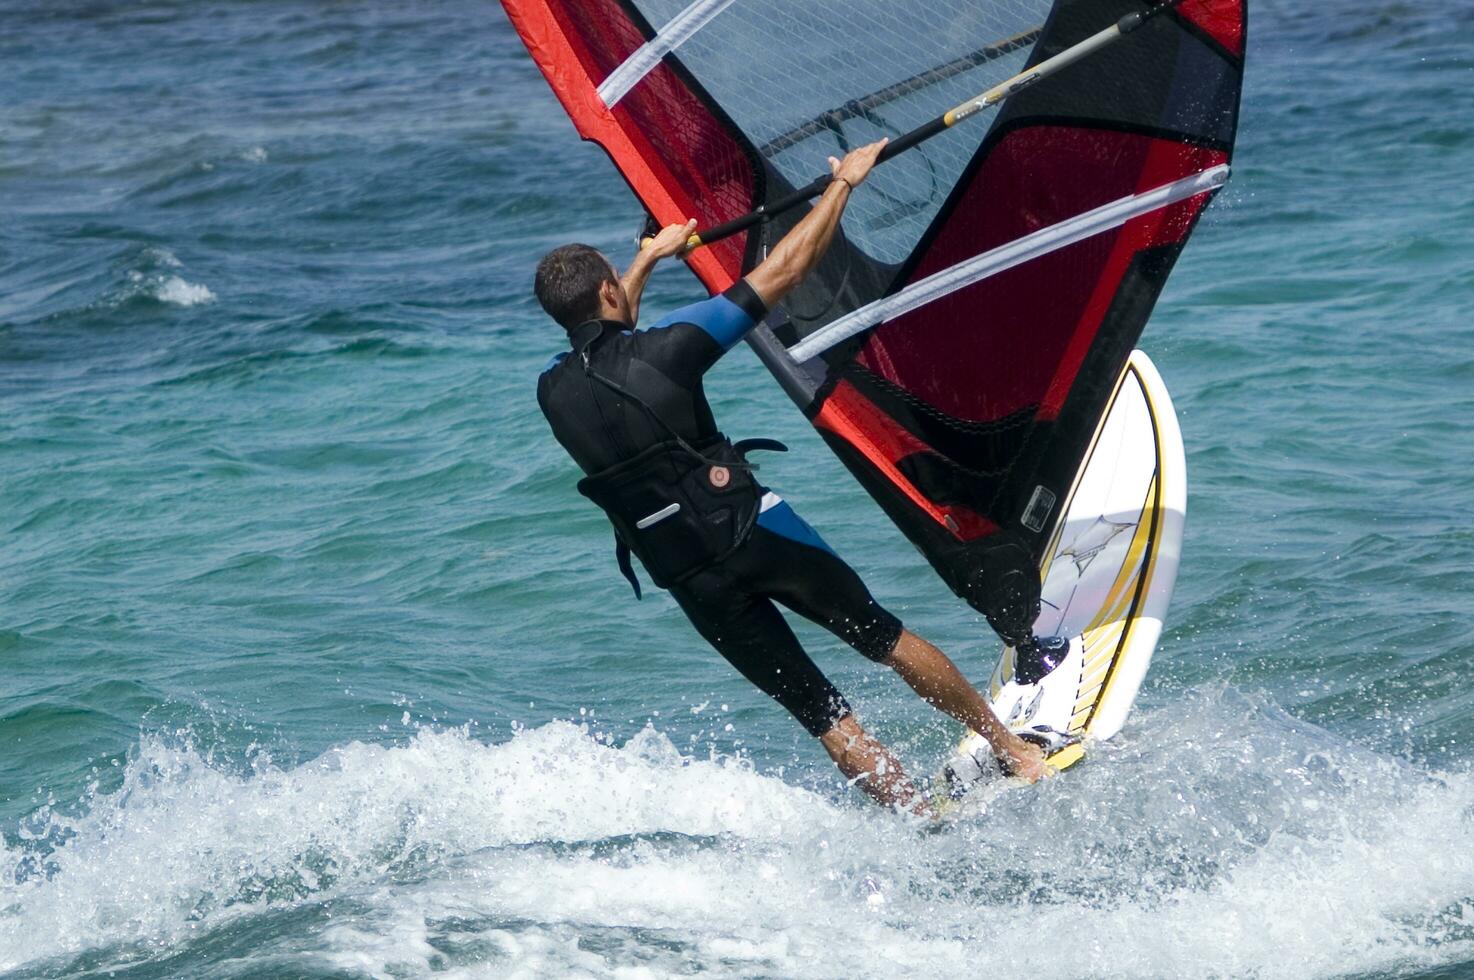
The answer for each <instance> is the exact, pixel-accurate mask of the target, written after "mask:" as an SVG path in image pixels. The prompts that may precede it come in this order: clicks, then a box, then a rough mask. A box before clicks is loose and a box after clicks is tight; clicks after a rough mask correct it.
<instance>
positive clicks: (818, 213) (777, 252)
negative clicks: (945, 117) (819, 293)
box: [746, 140, 887, 309]
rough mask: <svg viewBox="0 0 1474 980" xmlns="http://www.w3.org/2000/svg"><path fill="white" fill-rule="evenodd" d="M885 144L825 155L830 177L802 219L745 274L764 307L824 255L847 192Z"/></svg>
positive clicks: (789, 287) (859, 179)
mask: <svg viewBox="0 0 1474 980" xmlns="http://www.w3.org/2000/svg"><path fill="white" fill-rule="evenodd" d="M886 143H887V140H880V141H878V142H875V143H871V144H870V145H869V146H862V147H860V148H859V149H857V150H851V151H850V152H849V153H848V154H847V155H846V156H845V158H844V159H843V160H837V159H835V158H834V157H830V158H829V166H830V169H831V170H832V171H833V173H834V180H833V181H832V182H831V183H830V185H829V186H828V187H827V188H825V189H824V194H823V195H822V196H821V197H820V198H819V200H818V202H817V203H816V204H815V205H814V207H813V209H812V210H810V211H809V213H808V214H806V215H804V217H803V220H802V221H800V222H799V223H798V224H796V225H794V226H793V230H792V231H790V232H789V233H788V234H786V235H784V236H783V240H782V241H780V242H779V243H778V245H777V247H775V248H774V249H773V251H772V252H770V253H769V254H768V257H767V258H766V259H764V260H763V262H762V264H761V265H759V266H758V267H757V268H756V269H753V270H752V271H751V272H749V273H748V274H747V276H746V279H747V283H748V285H750V286H751V287H752V288H753V290H754V291H755V292H756V293H757V295H758V297H759V298H760V299H761V300H762V301H763V305H765V306H766V307H767V308H768V309H772V308H773V306H774V305H775V304H777V302H778V301H779V300H781V299H782V298H783V297H784V296H787V295H788V294H789V293H790V292H792V291H793V289H794V287H796V286H797V285H798V284H799V283H801V282H803V280H804V277H805V276H807V275H808V274H809V273H810V272H812V271H813V269H814V266H816V265H818V264H819V260H820V259H821V258H823V257H824V253H825V251H827V250H828V248H829V243H830V241H831V240H833V238H834V231H835V229H836V228H838V227H839V219H840V216H841V215H843V214H844V209H845V205H846V204H847V203H849V199H850V193H851V192H852V191H853V190H854V189H855V188H856V187H859V186H860V184H861V183H862V182H863V181H864V180H865V178H866V176H868V175H869V173H870V169H871V168H872V167H874V166H875V159H876V157H878V156H879V155H880V151H881V150H883V149H885V144H886Z"/></svg>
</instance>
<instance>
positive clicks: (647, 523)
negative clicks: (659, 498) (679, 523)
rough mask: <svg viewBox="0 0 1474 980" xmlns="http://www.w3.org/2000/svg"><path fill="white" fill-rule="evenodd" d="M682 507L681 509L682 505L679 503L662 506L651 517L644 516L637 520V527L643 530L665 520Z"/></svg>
mask: <svg viewBox="0 0 1474 980" xmlns="http://www.w3.org/2000/svg"><path fill="white" fill-rule="evenodd" d="M680 509H681V505H680V504H679V503H675V504H670V505H668V506H665V507H662V508H660V509H659V510H657V511H656V512H655V513H653V514H651V515H650V516H649V517H642V518H640V519H639V520H638V521H635V527H637V528H639V529H640V530H641V531H643V530H645V528H647V527H651V526H652V525H655V524H659V523H660V522H661V521H663V520H665V519H666V518H667V517H670V516H671V515H673V514H675V513H676V512H677V511H679V510H680Z"/></svg>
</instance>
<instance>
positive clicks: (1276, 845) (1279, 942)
mask: <svg viewBox="0 0 1474 980" xmlns="http://www.w3.org/2000/svg"><path fill="white" fill-rule="evenodd" d="M1189 715H1190V717H1183V716H1182V715H1179V714H1172V715H1168V714H1166V713H1163V712H1159V713H1157V714H1155V715H1150V714H1148V715H1146V716H1145V717H1143V718H1139V719H1138V724H1137V725H1135V726H1132V727H1128V729H1127V731H1126V732H1125V733H1124V734H1123V736H1122V737H1121V738H1122V741H1121V742H1120V743H1119V744H1114V745H1112V746H1111V747H1110V748H1109V749H1108V751H1106V752H1103V753H1101V754H1100V756H1099V758H1098V759H1097V762H1096V763H1092V764H1089V765H1086V766H1083V767H1081V768H1080V769H1079V770H1077V771H1075V772H1072V773H1071V774H1070V775H1069V776H1067V777H1064V778H1060V779H1056V780H1052V781H1051V782H1050V783H1049V784H1047V785H1045V786H1042V787H1038V788H1036V789H1033V790H1028V791H1016V792H1007V793H1002V794H1000V795H998V796H997V797H996V798H994V800H993V801H992V802H991V803H990V805H989V807H988V810H987V812H986V813H985V814H983V815H982V816H979V817H976V818H974V819H972V820H970V821H967V822H962V823H959V824H956V825H953V826H950V827H949V828H947V829H946V830H944V831H942V832H939V833H920V832H918V830H917V828H916V827H915V826H914V825H911V824H909V823H907V822H906V821H903V820H901V819H899V818H896V817H894V816H892V815H890V814H886V813H882V812H880V811H877V810H874V809H872V808H867V807H863V806H861V805H859V804H858V803H857V802H855V801H854V797H853V795H850V796H847V797H844V798H843V799H841V798H840V794H841V793H842V792H843V791H842V790H841V789H839V788H838V787H839V780H838V778H837V777H835V778H834V779H833V780H832V783H831V785H833V786H834V787H835V790H834V793H835V796H834V797H833V798H826V797H824V796H820V795H816V794H815V793H813V792H810V791H807V790H804V789H800V788H797V787H794V786H792V785H788V784H786V783H784V782H783V781H781V780H779V779H777V778H774V777H771V776H765V775H763V774H760V773H758V772H755V771H754V770H753V769H752V768H751V767H750V766H749V765H748V764H747V763H745V762H743V761H741V760H737V759H731V758H715V759H694V758H690V757H686V756H682V755H681V754H680V753H679V752H678V751H677V750H676V749H675V747H674V746H673V745H672V744H671V743H670V741H669V740H668V739H666V738H665V736H663V735H661V734H659V733H657V732H655V731H653V730H651V729H646V730H645V731H643V732H641V733H640V734H638V735H637V736H636V737H635V738H633V739H631V740H630V741H629V742H628V743H627V744H625V745H623V746H615V745H610V744H606V743H605V742H604V741H601V740H599V739H596V738H594V737H591V736H590V735H589V734H588V733H587V731H586V730H585V729H583V728H581V727H578V726H574V725H572V724H568V723H553V724H548V725H545V726H543V727H541V728H537V729H534V730H530V731H524V732H521V733H519V734H517V735H516V736H515V737H513V738H511V739H509V740H507V741H504V742H502V743H500V744H496V745H486V744H482V743H480V742H478V741H477V740H476V739H474V738H472V737H471V736H470V735H469V734H468V733H467V732H465V731H462V730H454V731H439V732H435V731H420V732H419V733H417V734H416V735H414V736H413V737H412V738H411V739H410V740H409V741H408V742H407V743H405V744H401V745H397V746H393V747H384V746H378V745H366V744H360V743H353V744H349V745H345V746H342V747H340V748H338V749H335V750H333V751H331V752H329V753H327V754H326V755H324V756H322V757H321V758H319V759H316V760H314V761H312V762H310V763H307V764H305V765H302V766H299V767H296V768H293V769H282V768H279V767H276V766H274V765H272V764H270V763H269V762H268V761H265V760H261V761H258V763H257V764H256V765H255V766H254V767H252V768H251V769H250V770H248V771H241V772H234V771H230V770H229V769H227V768H225V767H222V766H219V765H213V764H211V763H209V762H207V761H206V760H205V759H204V758H202V757H201V756H200V754H199V753H197V752H196V751H195V750H193V749H191V748H190V747H188V746H171V745H169V744H167V743H166V742H164V741H161V740H159V739H155V738H149V739H146V740H144V742H143V743H142V745H141V746H140V749H139V752H138V755H137V758H136V759H135V760H134V761H133V762H132V763H131V764H130V765H129V766H128V768H127V772H126V774H125V779H124V784H123V786H122V788H121V789H119V790H118V791H117V792H114V793H111V794H100V795H97V796H95V798H93V799H91V800H90V801H89V802H88V807H87V812H86V813H85V815H83V816H81V817H79V818H71V819H68V818H62V817H59V816H55V815H45V819H42V820H40V821H39V823H40V824H42V825H44V826H43V835H46V836H49V837H50V839H52V840H62V839H63V838H65V843H64V845H63V846H61V847H60V848H59V849H58V850H56V851H55V852H54V853H53V854H52V855H51V856H50V858H49V859H48V860H49V862H50V870H49V873H47V874H45V875H38V874H34V873H29V872H26V871H25V870H23V869H24V868H26V867H28V865H27V864H26V862H27V861H28V860H31V858H30V857H28V855H33V854H34V853H35V852H34V847H33V845H32V844H30V843H28V842H25V841H22V842H20V844H19V845H18V846H13V847H12V848H11V849H9V850H5V851H0V862H3V863H0V970H3V969H6V968H10V967H15V966H19V965H23V964H33V963H36V962H37V961H40V960H49V959H52V958H55V957H61V958H62V959H61V962H63V963H64V962H65V958H66V957H67V956H68V955H71V954H74V953H76V952H78V951H80V950H82V949H84V948H87V947H96V946H103V947H106V946H112V945H118V944H125V943H126V944H133V943H139V942H147V943H153V944H158V946H159V948H160V949H168V948H171V947H173V946H176V945H177V944H178V943H180V942H183V941H185V940H186V939H187V938H189V937H192V936H197V935H200V934H202V933H209V932H211V931H220V932H222V933H225V934H229V932H230V931H231V930H233V929H239V928H245V927H247V926H248V925H249V918H250V917H251V916H254V915H257V914H259V913H260V912H262V911H263V910H264V909H266V908H280V907H284V906H293V905H300V906H303V907H304V908H306V907H313V906H317V905H322V904H323V903H328V905H327V906H324V907H331V908H332V909H333V912H332V914H331V916H330V917H328V918H326V919H325V921H326V922H327V924H326V925H321V924H314V923H318V922H320V921H324V920H322V919H318V918H313V917H311V916H304V917H303V919H302V923H303V924H302V925H301V927H300V928H301V935H298V936H295V937H294V938H293V943H292V945H293V948H294V952H293V953H292V954H291V955H293V956H296V957H298V959H299V960H300V962H299V963H298V964H297V965H298V966H299V967H301V968H303V969H305V968H306V965H307V964H308V963H309V962H310V963H311V964H315V965H316V967H327V968H331V969H337V970H350V971H357V972H361V973H364V974H368V975H374V976H390V975H405V974H420V973H425V972H429V971H432V970H434V971H443V972H446V973H448V974H449V975H452V976H546V975H566V976H610V975H616V976H618V975H627V976H631V977H634V976H664V975H669V974H671V973H675V972H681V971H686V970H688V969H691V968H694V967H697V966H699V967H701V968H702V969H704V970H706V971H708V972H711V973H714V974H716V975H750V974H753V973H766V974H773V975H804V976H817V977H823V976H835V977H838V976H881V975H900V974H911V973H916V972H926V973H933V974H942V975H960V974H962V973H964V972H966V973H973V972H977V971H979V970H981V969H984V968H988V969H995V968H1004V967H1006V968H1007V969H1008V970H1009V972H1014V973H1017V972H1027V973H1029V974H1031V975H1033V976H1037V977H1040V978H1046V977H1073V976H1082V975H1102V974H1106V975H1131V976H1148V977H1150V976H1162V977H1167V976H1182V975H1194V976H1198V975H1208V974H1216V975H1241V974H1253V975H1255V976H1260V977H1267V978H1273V977H1299V976H1324V975H1330V974H1337V973H1343V972H1358V971H1374V970H1385V969H1400V968H1404V967H1408V966H1413V965H1417V966H1427V965H1432V964H1436V963H1440V962H1447V961H1449V960H1450V959H1457V958H1459V957H1464V958H1468V957H1470V956H1474V934H1471V931H1470V929H1469V927H1468V925H1467V922H1468V920H1469V919H1470V918H1474V901H1471V896H1474V853H1471V849H1469V848H1467V847H1464V846H1462V842H1463V841H1464V840H1465V839H1467V837H1468V834H1469V832H1470V830H1471V827H1470V822H1471V821H1470V811H1471V808H1474V779H1471V778H1470V777H1469V776H1466V775H1462V774H1443V775H1430V774H1428V773H1423V772H1419V771H1417V770H1415V769H1413V768H1412V767H1410V766H1408V765H1406V764H1404V763H1400V762H1397V761H1395V760H1391V759H1388V758H1386V757H1383V756H1379V755H1376V754H1375V753H1371V752H1368V751H1364V750H1357V749H1355V748H1354V747H1351V746H1346V745H1344V744H1342V743H1340V742H1338V741H1337V740H1336V739H1333V738H1331V737H1329V736H1328V735H1326V734H1325V733H1322V732H1318V731H1317V730H1315V729H1312V728H1310V727H1308V726H1304V725H1302V724H1300V723H1297V722H1295V721H1294V720H1293V719H1289V718H1287V717H1285V716H1283V715H1281V714H1280V713H1278V712H1276V711H1275V710H1274V709H1273V707H1272V706H1270V705H1267V704H1263V703H1258V702H1246V701H1244V699H1242V698H1237V697H1235V696H1232V695H1231V694H1229V693H1225V692H1212V693H1211V694H1207V695H1204V696H1203V697H1202V699H1201V701H1200V702H1199V703H1197V704H1195V705H1192V706H1190V708H1189ZM1142 732H1146V733H1149V737H1144V736H1143V735H1142V734H1141V733H1142ZM1133 733H1135V734H1133ZM28 848H29V850H28ZM17 877H19V878H20V879H21V880H19V881H17V880H16V879H17ZM334 903H337V904H334ZM447 949H450V950H455V949H464V950H467V952H465V953H464V954H461V955H458V954H455V953H453V952H452V953H447V952H446V950H447ZM263 955H264V954H263ZM273 962H274V963H275V967H276V968H278V969H279V970H284V971H285V972H291V970H292V966H291V964H290V963H287V964H286V965H283V964H282V963H280V962H277V961H273Z"/></svg>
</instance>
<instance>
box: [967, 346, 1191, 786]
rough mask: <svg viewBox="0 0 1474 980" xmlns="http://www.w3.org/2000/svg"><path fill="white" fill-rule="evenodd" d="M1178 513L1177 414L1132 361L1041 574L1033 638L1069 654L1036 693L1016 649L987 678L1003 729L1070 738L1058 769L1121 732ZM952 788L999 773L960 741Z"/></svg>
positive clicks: (1159, 599) (1151, 643)
mask: <svg viewBox="0 0 1474 980" xmlns="http://www.w3.org/2000/svg"><path fill="white" fill-rule="evenodd" d="M1186 515H1187V463H1186V460H1185V458H1184V455H1183V450H1182V433H1181V430H1180V429H1179V428H1178V425H1177V413H1176V411H1175V410H1174V409H1173V407H1172V400H1171V398H1170V397H1169V396H1168V394H1167V388H1166V386H1165V385H1164V384H1163V383H1162V378H1161V375H1159V374H1158V373H1157V369H1156V367H1155V365H1153V364H1152V362H1151V360H1150V358H1148V357H1147V356H1146V355H1145V354H1144V353H1142V352H1141V351H1134V352H1132V354H1131V357H1130V359H1129V360H1128V361H1127V364H1126V367H1125V369H1124V370H1123V371H1122V373H1121V378H1120V380H1118V381H1117V383H1116V391H1115V393H1114V395H1113V396H1112V398H1111V401H1110V404H1109V406H1108V408H1107V410H1106V413H1105V416H1104V417H1103V419H1102V422H1101V424H1100V426H1099V428H1098V429H1097V430H1096V433H1095V439H1094V441H1093V442H1092V443H1091V446H1090V450H1089V452H1088V453H1087V454H1086V457H1085V461H1084V463H1082V464H1081V468H1080V472H1079V474H1078V475H1077V476H1076V478H1075V485H1074V487H1073V488H1072V489H1071V491H1070V496H1069V499H1068V501H1067V503H1066V505H1065V511H1064V518H1063V519H1062V520H1061V521H1060V523H1059V526H1058V528H1057V529H1056V531H1055V533H1054V538H1053V540H1052V542H1051V544H1050V547H1049V548H1048V549H1047V550H1046V552H1045V554H1046V555H1047V556H1048V557H1047V558H1046V560H1045V563H1044V566H1043V568H1042V569H1041V574H1042V576H1043V588H1042V592H1043V607H1042V610H1041V612H1040V614H1039V618H1038V619H1037V620H1036V621H1035V626H1034V631H1035V633H1036V634H1037V635H1039V636H1064V637H1069V638H1070V652H1069V654H1068V656H1067V657H1066V658H1065V660H1064V662H1063V663H1062V664H1060V666H1058V667H1056V668H1055V669H1054V670H1053V671H1051V672H1050V673H1049V674H1048V675H1047V676H1045V677H1044V678H1043V679H1042V680H1040V681H1039V682H1038V683H1037V684H1019V683H1017V682H1016V681H1015V679H1014V676H1013V666H1014V659H1013V650H1012V649H1010V648H1006V647H1005V648H1004V650H1003V652H1002V655H1001V656H1000V657H999V659H998V665H997V666H996V667H995V668H994V670H993V676H992V680H991V682H990V684H989V688H988V697H989V700H990V701H991V702H992V703H993V708H994V710H995V711H997V712H998V714H999V717H1001V718H1002V719H1003V720H1004V721H1005V722H1006V723H1007V724H1008V726H1009V727H1010V728H1012V729H1013V730H1015V731H1028V730H1029V729H1032V728H1034V727H1035V726H1044V727H1047V728H1049V729H1051V730H1053V731H1055V732H1060V733H1065V734H1067V735H1068V736H1071V737H1073V738H1076V739H1078V740H1079V741H1078V742H1076V743H1075V744H1069V745H1066V746H1064V747H1063V748H1059V749H1056V750H1054V751H1053V752H1052V753H1051V755H1050V757H1049V762H1050V764H1051V765H1052V766H1054V767H1055V768H1057V769H1064V768H1067V767H1068V766H1071V765H1073V764H1074V763H1076V762H1078V761H1079V760H1080V759H1081V758H1082V757H1083V756H1084V755H1086V754H1088V752H1089V749H1090V743H1091V742H1092V741H1102V740H1104V739H1108V738H1110V737H1111V736H1112V735H1115V734H1116V733H1117V732H1119V731H1120V730H1121V726H1122V725H1124V724H1125V722H1126V716H1127V714H1128V712H1130V710H1131V705H1132V704H1133V703H1134V702H1135V701H1136V693H1137V691H1138V690H1139V689H1140V687H1141V682H1142V678H1144V677H1145V676H1146V672H1147V668H1148V667H1149V666H1150V665H1151V660H1152V651H1153V650H1155V649H1156V645H1157V639H1158V638H1159V637H1160V636H1161V634H1162V621H1163V618H1164V617H1165V616H1166V614H1167V606H1168V604H1169V603H1170V601H1171V599H1172V587H1173V585H1174V584H1175V583H1176V581H1177V564H1178V560H1179V557H1180V555H1181V552H1182V532H1183V525H1184V522H1185V520H1186ZM947 768H948V770H950V772H951V775H950V776H949V777H948V778H949V779H951V780H952V782H953V783H954V785H957V784H966V783H968V782H970V781H972V780H975V779H979V778H982V776H983V775H984V774H985V773H991V772H996V771H997V767H996V766H995V765H994V764H993V763H992V762H991V753H990V752H989V750H988V746H987V743H986V742H985V741H984V740H983V738H982V736H980V735H976V734H972V733H969V735H968V737H967V738H965V739H963V741H962V743H961V744H960V745H959V746H958V748H957V755H956V756H955V757H954V758H953V760H952V761H951V762H949V764H948V767H947Z"/></svg>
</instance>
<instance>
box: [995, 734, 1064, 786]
mask: <svg viewBox="0 0 1474 980" xmlns="http://www.w3.org/2000/svg"><path fill="white" fill-rule="evenodd" d="M1013 743H1014V744H1012V745H1010V746H1009V747H1008V748H1007V749H1006V750H1005V751H1004V752H1003V753H1001V754H1000V755H999V756H998V764H999V765H1000V766H1002V767H1003V772H1004V773H1005V774H1006V775H1009V776H1012V777H1013V778H1015V779H1022V780H1023V781H1024V782H1026V783H1037V782H1038V781H1039V780H1041V779H1043V778H1044V777H1046V776H1050V775H1053V774H1054V770H1053V769H1052V768H1050V766H1049V763H1047V762H1045V761H1044V750H1043V749H1041V748H1040V747H1039V746H1037V745H1034V744H1032V743H1029V742H1025V741H1024V740H1023V739H1021V738H1016V739H1014V740H1013Z"/></svg>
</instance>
